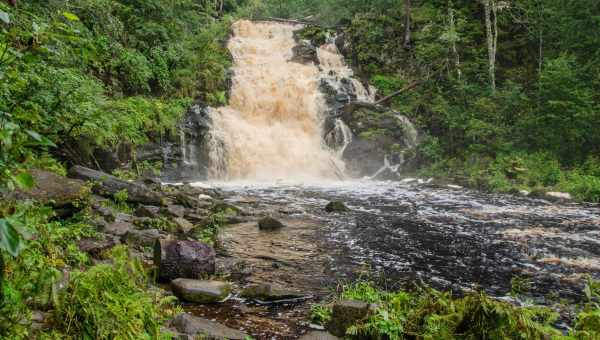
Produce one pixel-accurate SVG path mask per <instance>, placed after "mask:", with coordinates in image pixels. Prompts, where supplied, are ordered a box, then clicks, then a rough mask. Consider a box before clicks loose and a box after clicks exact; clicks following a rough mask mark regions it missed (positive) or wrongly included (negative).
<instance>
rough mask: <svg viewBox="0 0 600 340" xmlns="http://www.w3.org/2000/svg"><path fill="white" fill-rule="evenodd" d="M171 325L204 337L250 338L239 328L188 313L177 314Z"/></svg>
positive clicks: (190, 333) (217, 338)
mask: <svg viewBox="0 0 600 340" xmlns="http://www.w3.org/2000/svg"><path fill="white" fill-rule="evenodd" d="M171 326H172V327H174V328H175V329H177V331H179V332H181V333H184V334H189V335H194V336H200V337H201V338H202V339H210V340H226V339H229V340H244V339H247V338H249V336H248V335H247V334H245V333H243V332H240V331H238V330H235V329H232V328H229V327H227V326H224V325H221V324H219V323H216V322H213V321H210V320H206V319H203V318H199V317H195V316H192V315H190V314H186V313H183V314H179V315H178V316H176V317H175V319H173V321H172V322H171Z"/></svg>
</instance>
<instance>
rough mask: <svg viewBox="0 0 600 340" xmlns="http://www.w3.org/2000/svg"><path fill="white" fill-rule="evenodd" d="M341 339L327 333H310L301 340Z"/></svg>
mask: <svg viewBox="0 0 600 340" xmlns="http://www.w3.org/2000/svg"><path fill="white" fill-rule="evenodd" d="M337 339H339V338H338V337H337V336H334V335H331V334H329V333H327V332H317V331H313V332H308V333H306V334H305V335H303V336H301V337H300V339H299V340H337Z"/></svg>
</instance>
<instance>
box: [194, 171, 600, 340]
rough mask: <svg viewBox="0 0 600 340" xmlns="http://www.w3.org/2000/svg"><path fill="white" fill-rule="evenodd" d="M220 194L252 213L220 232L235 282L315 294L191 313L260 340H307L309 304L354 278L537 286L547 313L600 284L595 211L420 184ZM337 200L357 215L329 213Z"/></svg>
mask: <svg viewBox="0 0 600 340" xmlns="http://www.w3.org/2000/svg"><path fill="white" fill-rule="evenodd" d="M217 186H218V187H219V188H220V189H221V190H223V192H224V193H225V196H226V197H227V198H226V199H227V201H229V202H231V203H234V204H236V205H238V206H240V207H241V208H242V209H244V210H245V211H246V212H247V213H248V215H249V216H248V219H249V221H248V222H246V223H241V224H236V225H231V226H228V227H225V228H224V229H223V231H222V233H221V235H220V239H219V262H220V263H221V265H222V266H224V267H226V269H227V271H228V274H230V279H231V280H233V281H234V282H235V284H236V285H237V287H238V288H241V287H243V286H245V285H247V284H251V283H261V282H269V283H273V284H276V285H278V286H282V287H285V288H289V289H292V290H297V291H301V292H304V293H305V294H306V295H310V296H311V298H309V299H307V300H306V301H302V302H298V303H288V304H276V305H266V306H265V305H257V304H251V303H249V302H247V301H243V300H241V299H237V298H233V299H231V300H230V301H228V302H227V303H226V304H224V305H211V306H187V307H186V308H187V309H188V310H191V311H193V312H194V313H195V314H197V315H202V316H205V317H208V318H211V319H215V320H218V321H221V322H223V323H225V324H227V325H229V326H230V327H234V328H238V329H244V330H246V331H247V332H249V333H250V334H252V335H253V336H254V337H255V338H257V339H293V338H296V337H298V336H299V335H300V334H302V333H304V332H306V331H307V330H308V329H309V322H308V318H307V316H308V314H309V310H310V306H311V304H313V303H316V302H319V301H322V300H323V299H326V298H328V297H329V296H330V295H331V294H332V292H333V291H335V289H336V287H337V286H338V284H339V283H340V282H349V281H353V280H356V279H357V278H368V279H371V280H373V281H375V282H377V283H378V284H380V285H381V286H382V287H384V288H387V289H399V288H408V289H410V288H411V287H414V285H415V284H427V285H430V286H432V287H434V288H438V289H444V290H447V289H450V290H452V291H453V292H455V293H456V294H461V293H464V292H466V291H470V290H473V289H483V290H485V291H486V292H487V293H489V294H491V295H493V296H496V297H499V298H503V297H506V296H507V294H508V293H509V292H510V290H511V280H513V279H514V278H519V279H520V280H521V281H529V282H530V283H531V285H530V287H529V289H528V291H527V292H526V293H525V296H526V300H527V301H529V302H528V303H531V302H533V303H536V304H543V305H552V304H553V303H554V302H556V301H558V300H559V299H561V300H569V301H572V302H574V303H575V302H577V301H579V300H580V299H581V297H582V289H583V286H584V282H585V278H586V277H587V276H591V277H593V278H596V279H599V278H600V208H599V207H598V206H597V205H588V204H575V203H552V202H547V201H544V200H539V199H530V198H524V197H516V196H510V195H498V194H486V193H481V192H475V191H469V190H464V189H457V188H449V187H436V186H430V185H426V184H419V183H418V182H416V181H415V182H410V183H409V182H408V181H406V182H404V183H402V182H395V183H391V182H369V181H356V182H340V183H327V184H318V185H310V184H305V185H294V184H285V183H279V184H277V185H268V184H264V185H262V184H243V183H242V184H240V183H238V184H231V183H228V184H219V185H217ZM331 200H340V201H343V202H345V203H346V204H347V205H348V207H349V208H350V209H351V210H350V211H349V212H347V213H326V212H325V211H324V206H325V205H326V204H327V203H328V202H329V201H331ZM265 215H271V216H274V217H276V218H278V219H280V220H282V221H283V222H284V223H285V224H286V225H287V227H286V228H284V229H282V230H280V231H275V232H263V231H259V230H258V228H257V225H256V222H255V220H256V219H258V218H260V217H263V216H265ZM231 268H234V269H233V270H232V269H231ZM518 302H519V301H517V303H518Z"/></svg>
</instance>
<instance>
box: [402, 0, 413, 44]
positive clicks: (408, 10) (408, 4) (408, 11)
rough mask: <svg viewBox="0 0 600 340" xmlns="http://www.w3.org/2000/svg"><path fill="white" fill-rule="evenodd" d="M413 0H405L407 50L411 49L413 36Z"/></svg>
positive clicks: (405, 39) (405, 41)
mask: <svg viewBox="0 0 600 340" xmlns="http://www.w3.org/2000/svg"><path fill="white" fill-rule="evenodd" d="M411 9H412V6H411V0H404V48H406V49H410V43H411V41H410V39H411V38H410V36H411V29H410V24H411V21H410V14H411Z"/></svg>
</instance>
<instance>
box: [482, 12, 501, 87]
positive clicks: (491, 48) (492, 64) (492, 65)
mask: <svg viewBox="0 0 600 340" xmlns="http://www.w3.org/2000/svg"><path fill="white" fill-rule="evenodd" d="M482 3H483V9H484V12H485V13H484V14H485V32H486V37H487V50H488V63H489V67H488V71H489V76H490V87H491V89H492V93H495V92H496V51H497V46H498V16H497V14H498V6H497V4H496V0H482Z"/></svg>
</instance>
